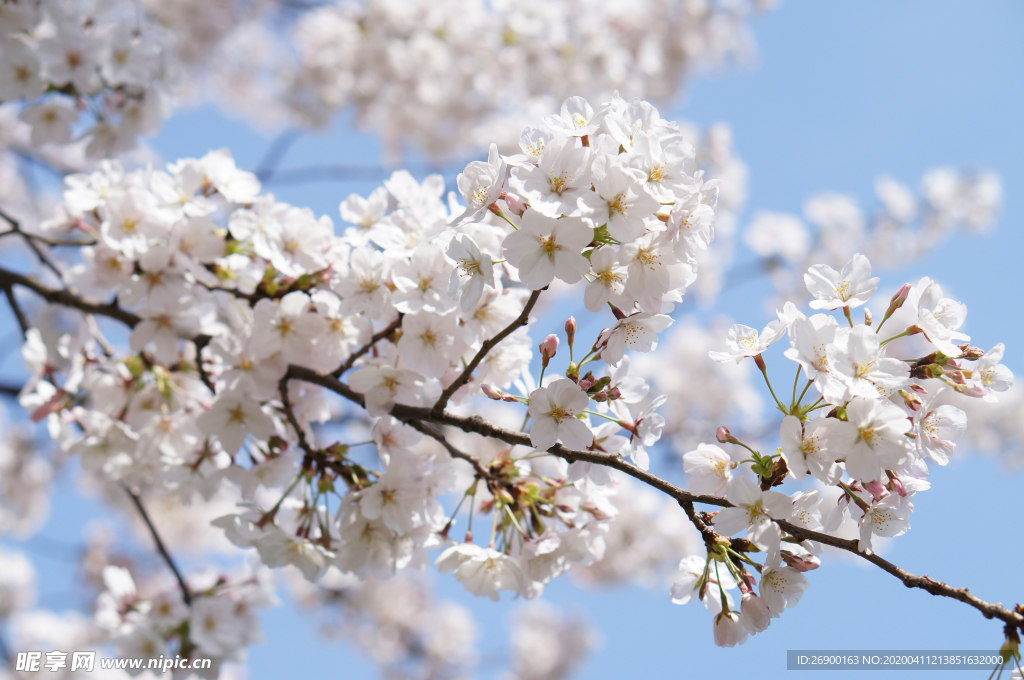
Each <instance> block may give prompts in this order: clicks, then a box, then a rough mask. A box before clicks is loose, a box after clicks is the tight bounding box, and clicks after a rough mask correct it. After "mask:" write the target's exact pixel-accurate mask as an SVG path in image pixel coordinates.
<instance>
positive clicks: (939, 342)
mask: <svg viewBox="0 0 1024 680" xmlns="http://www.w3.org/2000/svg"><path fill="white" fill-rule="evenodd" d="M907 304H909V305H910V306H911V308H914V307H916V308H917V325H918V326H919V327H920V328H921V330H923V331H924V335H925V337H926V338H928V340H929V341H930V342H931V343H932V344H933V345H935V346H936V347H937V348H938V349H939V351H940V352H942V353H943V354H945V355H946V356H949V357H958V356H960V354H961V352H960V348H959V347H957V345H956V343H954V342H953V341H954V340H960V341H961V343H963V342H967V341H968V340H970V339H971V338H970V337H969V336H967V335H964V334H963V333H959V332H957V329H958V328H960V326H962V325H963V323H964V320H965V319H966V318H967V305H965V304H963V303H962V302H957V301H956V300H952V299H950V298H947V297H943V296H942V287H941V286H939V284H937V283H934V282H933V281H932V280H931V279H929V278H928V277H927V276H926V277H924V278H923V279H921V280H920V281H919V282H918V284H917V285H916V286H914V287H913V289H912V290H911V291H910V296H909V297H908V298H907Z"/></svg>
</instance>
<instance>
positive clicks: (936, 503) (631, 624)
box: [29, 0, 1024, 680]
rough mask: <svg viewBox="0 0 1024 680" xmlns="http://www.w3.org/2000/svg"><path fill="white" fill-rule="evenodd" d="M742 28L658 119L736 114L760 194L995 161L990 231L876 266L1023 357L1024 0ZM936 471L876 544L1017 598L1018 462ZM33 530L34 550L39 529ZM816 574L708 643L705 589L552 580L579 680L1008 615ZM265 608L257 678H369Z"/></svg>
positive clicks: (42, 561) (486, 647) (847, 189)
mask: <svg viewBox="0 0 1024 680" xmlns="http://www.w3.org/2000/svg"><path fill="white" fill-rule="evenodd" d="M753 29H754V32H755V34H756V37H757V42H758V44H759V46H760V52H761V64H760V65H759V66H758V67H756V68H753V69H751V70H749V71H747V72H741V73H739V74H731V75H728V76H727V77H723V78H715V79H700V80H698V81H697V82H695V83H694V84H693V85H692V86H691V88H690V94H689V99H688V101H687V102H686V103H685V104H682V105H680V106H678V107H676V108H675V110H673V111H671V113H672V114H673V115H671V116H670V115H667V114H668V113H669V111H664V112H663V113H665V114H666V117H685V118H688V119H692V120H695V121H697V122H699V123H711V122H715V121H719V120H723V121H726V122H728V123H730V124H731V125H732V127H733V130H734V134H735V139H736V145H737V147H738V149H739V152H740V154H741V155H742V157H743V158H744V159H745V160H746V161H747V163H748V164H749V166H750V169H751V194H750V203H749V206H750V209H751V210H756V209H766V210H778V211H788V212H794V213H799V212H800V209H801V206H802V204H803V201H804V199H805V198H806V197H807V196H809V195H810V194H813V193H815V192H818V191H823V190H834V191H840V192H843V193H851V194H854V195H856V196H858V197H859V198H861V200H862V201H863V203H864V204H866V205H869V206H870V205H872V204H873V193H872V187H873V183H874V180H875V178H876V177H877V176H878V175H879V174H882V173H887V174H890V175H892V176H893V177H895V178H897V179H899V180H901V181H903V182H905V183H908V184H910V185H912V186H916V184H917V182H918V180H919V179H920V177H921V175H922V174H923V173H924V172H925V171H926V170H928V169H929V168H933V167H936V166H939V165H947V164H949V165H954V166H962V165H965V164H975V165H976V166H978V167H981V168H987V169H992V170H995V171H997V172H999V173H1000V174H1001V175H1002V178H1003V181H1004V189H1005V193H1006V205H1005V210H1004V212H1003V215H1002V218H1001V219H1000V222H999V226H998V229H997V230H996V231H995V232H994V234H992V235H988V236H982V237H975V238H967V237H958V238H956V239H954V240H953V241H952V242H950V243H949V244H947V245H946V246H945V247H943V248H942V249H941V250H940V251H939V252H937V253H936V254H934V255H933V256H931V257H930V258H929V259H927V260H925V261H923V262H918V263H915V264H913V266H912V267H911V268H910V269H909V270H905V271H903V272H901V273H899V274H898V275H890V276H886V275H884V274H883V282H882V288H885V287H886V286H887V285H898V284H901V283H903V282H904V281H916V280H917V278H919V277H920V276H922V275H926V274H927V275H930V276H933V277H934V278H937V279H938V280H940V281H941V282H942V283H943V284H944V285H948V286H949V287H950V288H951V289H953V290H955V291H956V294H957V296H959V298H960V299H961V300H963V301H964V302H966V303H967V305H968V307H969V308H970V315H969V317H968V325H969V328H968V332H969V333H970V334H971V335H972V337H973V338H974V341H975V342H976V344H978V345H980V346H982V347H990V346H991V345H993V344H994V343H995V342H998V341H1005V342H1006V343H1007V345H1008V350H1007V358H1006V363H1007V364H1008V365H1009V366H1010V367H1011V368H1013V369H1014V371H1015V372H1017V373H1018V374H1021V373H1022V369H1024V361H1022V360H1021V357H1022V346H1024V345H1022V343H1021V341H1020V338H1021V337H1024V334H1022V333H1021V330H1022V329H1024V325H1022V323H1021V317H1020V311H1021V302H1020V295H1019V291H1020V290H1021V287H1020V285H1019V281H1020V269H1021V268H1020V265H1019V262H1020V253H1021V252H1022V251H1024V250H1022V246H1024V236H1022V231H1021V228H1020V224H1021V220H1022V218H1024V208H1022V205H1024V203H1022V200H1021V198H1022V197H1024V162H1022V153H1024V130H1022V125H1021V123H1022V113H1024V87H1022V86H1024V39H1022V37H1021V36H1022V35H1024V3H1020V2H1018V1H1014V0H1005V1H1003V2H977V3H970V4H969V5H968V4H967V3H962V2H952V1H939V0H931V1H924V0H920V1H913V2H912V1H904V2H899V3H893V2H882V1H881V0H870V1H869V0H845V1H841V2H840V1H833V2H815V1H813V0H802V1H801V0H784V1H783V3H782V5H781V7H780V8H779V9H778V10H776V11H775V12H773V13H771V14H769V15H767V16H765V17H763V18H761V19H758V20H757V21H755V22H754V26H753ZM268 143H269V140H268V139H266V138H265V137H261V136H260V135H259V134H256V133H253V132H251V131H249V130H247V129H246V128H245V127H244V126H241V125H238V124H237V123H235V122H231V121H228V120H226V119H224V118H223V117H222V116H221V115H220V114H218V113H216V112H215V111H212V110H209V109H200V110H196V111H192V112H188V113H184V114H182V115H180V116H178V117H177V118H176V119H174V120H172V121H171V122H170V123H169V124H168V125H167V127H166V129H165V131H164V132H163V133H162V134H161V135H160V137H159V138H158V139H157V140H156V141H155V147H156V148H157V150H158V151H159V152H160V153H161V154H163V155H164V156H165V157H166V158H168V159H173V158H177V157H181V156H197V155H201V154H203V153H205V152H206V151H207V150H209V149H211V148H218V147H221V146H227V147H229V148H231V149H232V151H233V152H234V153H235V156H236V158H237V159H238V160H239V164H240V165H242V166H248V167H252V166H254V165H255V163H256V162H257V160H258V159H259V158H260V156H261V155H262V153H263V152H264V151H265V149H266V148H267V145H268ZM377 151H378V146H377V144H376V143H375V141H374V140H373V139H372V138H370V137H368V136H365V135H358V134H354V133H352V132H350V131H347V130H345V129H344V126H342V125H339V126H338V127H337V129H336V130H335V131H333V132H332V133H330V134H328V135H325V136H313V135H310V136H307V137H304V138H303V139H301V140H300V141H299V142H298V143H297V144H296V145H295V146H294V147H293V149H292V151H291V152H290V153H289V155H288V158H287V159H286V161H285V163H284V167H288V166H295V165H304V164H307V163H356V164H362V163H376V162H378V161H379V158H380V156H379V155H378V153H377ZM379 179H380V177H374V178H373V181H371V182H358V183H356V182H344V183H343V182H322V183H315V184H309V185H305V186H301V187H275V186H271V189H272V190H273V191H274V193H275V194H277V195H278V196H279V197H281V198H282V199H284V200H287V201H290V202H292V203H296V204H302V205H309V206H311V207H313V208H314V209H315V210H317V211H320V212H325V213H328V214H330V215H331V216H332V217H333V218H334V219H335V220H336V221H337V219H338V217H337V205H338V203H339V201H340V200H342V199H343V198H344V197H345V196H346V195H347V194H348V193H349V192H351V191H358V192H361V193H367V192H369V191H370V190H371V189H372V188H373V187H374V186H376V184H377V181H378V180H379ZM761 297H762V293H761V291H760V284H759V283H758V282H751V283H748V284H745V285H743V286H740V287H738V288H736V289H735V290H733V291H731V292H730V293H729V294H728V295H727V296H725V297H724V298H723V300H722V303H721V305H720V306H719V307H718V310H719V311H722V312H724V313H727V314H729V315H730V316H733V317H735V318H738V319H740V320H742V321H743V322H744V323H747V324H749V325H754V326H757V325H759V324H760V322H763V321H765V320H766V319H764V318H763V311H762V309H761V307H760V300H761ZM709 438H710V437H709ZM932 481H933V484H934V487H933V489H932V490H931V491H928V492H927V493H924V494H922V495H921V496H920V500H919V502H918V504H917V511H916V513H915V515H914V517H913V519H912V525H913V528H912V529H911V531H910V532H909V533H908V534H907V535H906V536H904V537H902V538H900V539H898V540H897V541H895V546H894V548H893V549H892V550H891V552H890V553H889V554H888V555H887V556H888V557H889V558H890V559H892V560H893V561H895V562H896V563H897V564H900V565H901V566H903V567H905V568H907V569H909V570H910V571H913V572H916V573H927V574H929V575H931V576H934V577H935V578H938V579H941V580H946V581H948V582H950V583H952V584H955V585H958V586H969V587H970V588H971V589H972V591H973V592H975V593H976V594H977V595H979V596H980V597H982V598H985V599H988V600H994V601H1000V600H1001V601H1004V602H1005V603H1006V604H1008V605H1009V604H1012V603H1013V602H1016V601H1019V600H1024V587H1022V586H1021V585H1020V574H1021V570H1020V564H1021V563H1022V561H1024V548H1022V541H1021V534H1022V525H1021V518H1022V517H1024V494H1021V493H1020V487H1021V483H1022V476H1021V474H1019V473H1018V474H1010V473H1009V472H1007V471H1006V470H1004V469H1002V468H1001V467H1000V466H999V464H998V463H997V462H995V461H992V460H986V459H980V458H970V459H967V460H963V459H960V460H957V461H954V462H953V463H951V464H950V466H949V467H947V468H938V469H935V470H933V475H932ZM954 485H955V486H954ZM65 487H68V488H70V485H68V484H65ZM90 507H92V506H91V504H89V503H83V502H82V501H80V500H76V499H73V498H71V497H70V496H69V497H66V498H62V499H61V500H59V501H58V502H57V503H56V504H55V507H54V516H55V518H57V519H54V520H53V521H52V522H51V523H50V525H49V526H48V527H47V528H46V529H44V531H43V533H44V534H46V535H47V536H51V537H57V538H60V537H63V538H66V539H69V540H73V539H75V538H76V537H77V536H79V535H80V530H81V526H82V525H81V523H80V522H79V521H77V520H76V521H69V520H68V519H67V516H68V513H69V512H75V513H82V511H83V510H85V509H87V508H90ZM29 546H35V547H36V549H39V547H40V543H39V542H37V541H32V542H30V543H29ZM33 556H34V557H37V558H38V559H37V564H38V565H39V566H40V568H41V569H42V570H43V572H44V576H46V577H49V579H50V580H49V581H48V582H44V584H43V586H42V588H41V590H42V591H43V593H44V594H46V597H44V604H46V605H47V606H52V607H54V608H58V609H59V608H62V606H64V598H63V597H62V596H61V593H62V592H66V590H67V589H66V588H65V587H64V586H63V584H62V583H61V579H65V578H67V569H66V567H65V566H63V565H62V564H61V563H60V562H57V561H54V560H48V559H46V558H44V557H42V555H41V554H39V553H38V552H33ZM809 576H810V580H811V589H810V590H809V591H808V592H807V593H806V594H805V596H804V598H803V601H802V602H801V604H800V605H799V606H798V607H797V608H796V609H793V610H789V611H787V612H786V614H785V615H784V616H783V617H782V618H781V619H778V620H776V621H775V622H774V623H773V624H772V626H771V628H770V629H769V630H768V631H767V632H765V633H763V634H760V635H758V636H756V637H754V638H752V639H751V641H750V642H748V643H747V644H746V645H745V646H744V647H742V648H739V649H732V650H722V649H718V648H716V647H714V646H713V645H712V642H711V630H710V627H711V620H710V616H709V615H708V614H707V613H706V612H705V611H704V610H703V609H702V608H701V607H700V606H699V605H696V604H690V605H688V606H686V607H679V606H676V605H673V604H672V603H671V602H670V600H669V599H668V595H667V592H660V591H659V592H649V591H646V590H643V589H639V588H635V587H624V588H617V589H613V590H607V591H580V590H577V589H575V588H574V587H572V586H571V585H570V584H569V583H568V582H567V581H566V580H562V581H560V582H558V583H556V584H555V585H553V586H552V587H550V588H549V590H548V593H547V595H546V596H547V597H549V598H550V599H551V600H553V601H554V602H556V603H558V604H562V605H566V606H573V607H576V608H578V609H582V610H583V611H585V612H586V613H587V616H588V618H589V620H590V621H591V622H592V623H593V625H595V626H596V627H598V628H600V630H601V631H602V633H603V635H604V638H605V644H604V647H603V649H602V650H601V651H599V652H598V653H596V654H595V655H594V656H593V657H592V658H591V659H590V660H589V662H588V663H587V665H586V666H585V668H584V670H583V672H582V673H581V674H580V675H579V676H578V677H581V678H582V677H586V678H684V677H701V676H704V674H706V673H713V672H718V673H720V674H721V676H722V677H727V678H728V677H743V676H746V675H748V674H751V673H754V672H756V673H757V676H758V677H760V678H776V677H783V676H786V675H787V671H786V670H785V665H786V654H785V651H786V650H787V649H798V648H799V649H948V650H953V649H984V648H991V647H993V646H997V645H998V644H999V643H1000V640H1001V633H1000V630H1001V629H1000V626H999V625H997V624H995V623H992V622H989V621H986V620H985V619H984V618H983V617H982V616H981V615H980V614H978V613H976V612H975V611H974V610H972V609H969V608H967V607H966V606H964V605H961V604H959V603H955V602H952V601H950V600H945V599H941V598H936V597H932V596H931V595H928V594H927V593H924V592H923V591H919V590H916V591H910V590H907V589H906V588H904V587H903V586H902V585H901V584H900V583H899V582H898V581H896V580H895V579H894V578H893V577H891V576H889V575H887V574H884V573H882V572H881V571H880V570H878V569H876V568H874V567H871V566H870V565H864V566H861V565H859V564H855V563H826V565H825V566H824V568H822V569H820V570H819V571H817V572H814V573H811V574H810V575H809ZM438 580H439V586H440V587H439V592H440V593H441V594H442V595H444V596H446V597H450V598H452V599H454V600H456V601H459V602H461V603H463V604H465V605H467V606H469V607H470V608H471V609H472V610H473V611H474V613H475V614H476V615H477V616H478V618H479V619H480V621H481V623H482V624H483V625H484V626H486V627H487V630H488V636H487V638H485V640H484V641H483V643H482V645H481V650H482V652H484V654H485V655H486V654H487V653H488V652H490V651H495V650H497V649H499V648H500V647H501V646H502V645H503V636H504V633H503V631H502V630H501V627H502V626H503V622H504V621H505V619H506V617H507V616H508V614H509V612H510V611H511V610H512V609H513V608H514V607H515V606H516V605H517V603H515V602H510V601H509V600H508V599H507V598H506V599H505V600H504V601H502V602H501V603H500V604H492V603H491V602H490V601H480V600H476V599H474V598H473V597H472V596H469V595H468V594H467V593H465V592H464V591H463V590H462V588H461V586H459V585H458V584H455V583H453V582H452V581H451V580H450V579H449V578H447V577H441V578H439V579H438ZM263 621H264V628H265V632H266V635H267V638H268V640H270V643H269V644H266V645H263V646H260V647H256V648H253V649H252V650H251V655H250V663H249V666H250V673H251V677H252V678H253V680H272V679H276V678H281V677H303V676H312V677H344V678H349V679H352V680H357V679H360V678H371V677H375V675H374V672H373V670H372V668H371V667H370V666H369V665H368V664H366V663H365V662H363V661H362V660H360V659H359V657H358V656H355V655H353V654H352V653H350V652H349V651H347V650H346V649H345V648H344V647H341V646H338V645H326V644H323V643H322V642H321V641H320V640H319V639H318V638H317V637H316V636H315V633H314V630H313V628H312V626H311V625H310V624H309V621H308V620H307V619H305V618H303V615H302V614H301V613H296V612H295V611H291V610H289V609H287V608H285V609H279V610H274V611H271V612H268V613H267V614H266V615H265V616H264V617H263ZM789 675H793V673H789ZM861 675H865V677H870V678H872V679H875V680H882V678H886V677H889V676H890V675H891V674H888V673H885V672H872V673H870V674H864V673H860V672H854V671H850V672H847V673H846V674H845V675H843V676H842V677H860V676H861ZM945 675H950V677H959V678H966V677H982V673H980V672H976V673H975V674H974V675H970V674H966V673H963V672H959V673H957V674H948V673H936V674H932V675H929V676H928V677H929V678H939V677H944V676H945ZM984 676H985V677H987V673H985V674H984ZM705 677H706V676H705Z"/></svg>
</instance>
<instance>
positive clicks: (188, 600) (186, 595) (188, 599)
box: [121, 484, 192, 606]
mask: <svg viewBox="0 0 1024 680" xmlns="http://www.w3.org/2000/svg"><path fill="white" fill-rule="evenodd" d="M121 486H122V487H123V488H124V490H125V493H127V494H128V495H129V496H131V499H132V502H133V503H135V507H136V508H137V509H138V511H139V514H140V515H142V520H143V521H144V522H145V523H146V526H147V527H148V528H149V533H150V534H152V536H153V541H154V542H155V543H156V549H157V550H158V551H159V552H160V556H161V557H163V558H164V562H166V563H167V566H168V567H170V568H171V571H172V572H174V578H176V579H177V580H178V585H179V586H180V587H181V597H182V599H184V600H185V604H187V605H189V606H191V605H192V593H190V592H189V590H188V586H187V585H185V579H184V578H183V577H182V575H181V572H180V571H178V565H176V564H175V563H174V558H173V557H171V553H169V552H168V551H167V546H165V545H164V542H163V540H162V539H161V538H160V534H159V533H157V530H156V527H155V526H153V521H152V520H151V519H150V518H149V513H147V512H146V508H145V507H143V505H142V499H141V498H140V497H139V494H137V493H135V492H134V491H132V490H131V489H129V488H128V487H127V486H125V485H124V484H122V485H121Z"/></svg>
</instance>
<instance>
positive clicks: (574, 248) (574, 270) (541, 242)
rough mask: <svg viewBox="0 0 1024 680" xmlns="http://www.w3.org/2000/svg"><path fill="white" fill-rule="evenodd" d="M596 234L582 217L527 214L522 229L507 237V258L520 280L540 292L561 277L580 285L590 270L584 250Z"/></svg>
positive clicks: (505, 244)
mask: <svg viewBox="0 0 1024 680" xmlns="http://www.w3.org/2000/svg"><path fill="white" fill-rule="evenodd" d="M593 238H594V231H593V230H592V229H590V228H589V227H588V226H587V225H586V224H584V223H583V220H581V219H580V218H578V217H563V218H561V219H557V220H556V219H552V218H550V217H545V216H544V215H542V214H541V213H540V212H538V211H536V210H527V211H526V212H525V213H523V219H522V222H521V223H520V225H519V230H518V231H514V232H512V233H511V234H509V235H508V236H506V237H505V241H504V242H503V243H502V247H503V249H504V251H505V258H506V259H507V260H508V261H509V263H510V264H511V265H512V266H514V267H516V268H517V269H518V270H519V280H520V281H522V282H523V283H524V284H526V286H527V287H529V288H530V289H531V290H540V289H541V288H543V287H544V286H546V285H548V284H549V283H551V281H552V279H554V278H556V277H557V278H559V279H562V280H563V281H565V282H566V283H576V282H577V281H579V280H580V279H581V278H583V275H584V274H586V273H587V272H588V271H589V270H590V262H589V261H588V260H587V258H585V257H584V256H583V248H585V247H586V246H587V244H588V243H590V241H591V240H592V239H593Z"/></svg>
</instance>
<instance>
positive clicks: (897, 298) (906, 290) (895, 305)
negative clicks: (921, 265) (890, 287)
mask: <svg viewBox="0 0 1024 680" xmlns="http://www.w3.org/2000/svg"><path fill="white" fill-rule="evenodd" d="M912 288H913V286H911V285H910V284H909V283H904V284H903V287H902V288H900V289H899V290H898V291H896V294H895V295H893V296H892V300H890V301H889V309H887V310H886V311H885V316H886V317H889V316H892V313H893V312H895V311H896V310H897V309H899V308H900V307H902V306H903V303H904V302H906V301H907V298H908V297H910V290H911V289H912Z"/></svg>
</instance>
